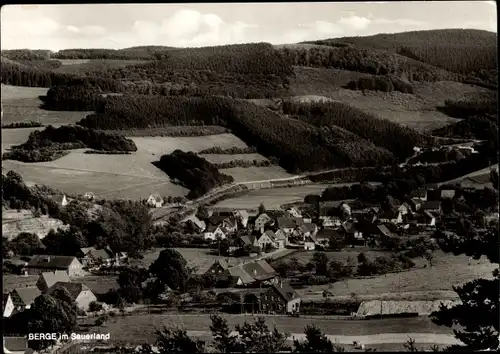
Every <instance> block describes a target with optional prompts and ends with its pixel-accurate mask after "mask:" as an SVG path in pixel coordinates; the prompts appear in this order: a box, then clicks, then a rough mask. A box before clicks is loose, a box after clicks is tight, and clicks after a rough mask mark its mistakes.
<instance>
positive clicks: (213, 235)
mask: <svg viewBox="0 0 500 354" xmlns="http://www.w3.org/2000/svg"><path fill="white" fill-rule="evenodd" d="M203 238H204V239H205V240H213V241H215V240H218V239H225V238H226V234H225V233H224V231H222V229H221V228H220V227H219V226H215V225H212V224H209V225H208V226H207V229H206V230H205V232H204V233H203Z"/></svg>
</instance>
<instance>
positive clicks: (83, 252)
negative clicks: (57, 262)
mask: <svg viewBox="0 0 500 354" xmlns="http://www.w3.org/2000/svg"><path fill="white" fill-rule="evenodd" d="M78 256H79V259H80V262H81V263H82V265H83V266H84V267H89V268H90V267H96V266H101V265H104V266H110V265H111V264H112V263H113V256H112V255H111V254H110V253H109V252H108V251H107V250H105V249H99V250H98V249H96V248H95V247H84V248H81V249H80V252H79V254H78Z"/></svg>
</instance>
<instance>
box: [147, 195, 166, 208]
mask: <svg viewBox="0 0 500 354" xmlns="http://www.w3.org/2000/svg"><path fill="white" fill-rule="evenodd" d="M146 204H147V205H149V206H150V207H152V208H161V207H162V206H163V198H162V197H161V196H160V195H159V194H151V195H150V196H149V198H148V199H147V200H146Z"/></svg>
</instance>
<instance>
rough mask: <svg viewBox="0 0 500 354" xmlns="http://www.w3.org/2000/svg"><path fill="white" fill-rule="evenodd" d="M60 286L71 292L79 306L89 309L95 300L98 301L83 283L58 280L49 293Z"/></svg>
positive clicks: (85, 309)
mask: <svg viewBox="0 0 500 354" xmlns="http://www.w3.org/2000/svg"><path fill="white" fill-rule="evenodd" d="M58 288H64V289H66V290H67V291H68V292H69V295H70V296H71V298H72V299H73V300H74V301H75V302H76V305H77V306H78V308H80V309H82V310H84V311H87V310H88V309H89V305H90V303H91V302H93V301H97V297H96V296H95V295H94V293H93V292H92V291H91V290H90V289H89V288H88V287H87V286H86V285H85V284H82V283H68V282H57V283H55V284H54V286H52V287H51V288H50V290H49V294H50V293H52V292H53V291H55V290H56V289H58Z"/></svg>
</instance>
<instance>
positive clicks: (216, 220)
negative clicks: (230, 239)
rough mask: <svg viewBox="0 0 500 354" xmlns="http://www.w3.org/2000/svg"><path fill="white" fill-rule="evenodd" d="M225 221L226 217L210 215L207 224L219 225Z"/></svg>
mask: <svg viewBox="0 0 500 354" xmlns="http://www.w3.org/2000/svg"><path fill="white" fill-rule="evenodd" d="M226 219H227V216H220V215H212V216H211V217H210V218H209V219H208V222H209V223H210V224H212V225H219V224H221V223H222V222H223V221H224V220H226Z"/></svg>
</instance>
